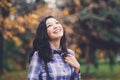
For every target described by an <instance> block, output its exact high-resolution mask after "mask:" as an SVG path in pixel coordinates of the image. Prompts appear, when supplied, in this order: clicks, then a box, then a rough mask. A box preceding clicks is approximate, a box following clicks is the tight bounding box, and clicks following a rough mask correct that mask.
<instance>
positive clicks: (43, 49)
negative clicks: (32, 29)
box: [29, 16, 68, 62]
mask: <svg viewBox="0 0 120 80" xmlns="http://www.w3.org/2000/svg"><path fill="white" fill-rule="evenodd" d="M48 18H54V17H53V16H47V17H44V18H43V19H42V20H41V22H40V23H39V25H38V28H37V31H36V35H35V39H34V41H33V51H32V52H31V54H30V57H29V61H30V59H31V57H32V56H33V54H34V52H35V51H38V55H39V57H40V58H42V59H43V60H44V61H45V62H49V61H51V60H52V57H53V54H52V50H51V48H50V44H49V40H50V39H49V36H48V34H47V27H46V20H47V19H48ZM60 46H61V49H62V52H63V53H64V54H67V53H68V52H67V47H66V36H65V29H64V34H63V36H62V38H61V41H60Z"/></svg>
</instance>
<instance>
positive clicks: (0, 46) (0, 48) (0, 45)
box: [0, 31, 4, 74]
mask: <svg viewBox="0 0 120 80" xmlns="http://www.w3.org/2000/svg"><path fill="white" fill-rule="evenodd" d="M3 43H4V38H3V34H2V32H1V31H0V74H2V73H3V66H4V64H3Z"/></svg>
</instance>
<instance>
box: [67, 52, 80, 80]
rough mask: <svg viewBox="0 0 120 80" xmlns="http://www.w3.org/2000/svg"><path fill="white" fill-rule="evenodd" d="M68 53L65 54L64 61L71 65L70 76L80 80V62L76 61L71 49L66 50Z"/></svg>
mask: <svg viewBox="0 0 120 80" xmlns="http://www.w3.org/2000/svg"><path fill="white" fill-rule="evenodd" d="M68 52H69V54H68V55H67V57H66V58H65V62H67V63H68V64H70V65H71V66H72V68H73V69H72V72H73V74H72V77H73V78H74V80H81V79H80V78H81V73H80V64H79V62H78V61H77V59H76V58H75V54H74V52H73V51H72V50H68Z"/></svg>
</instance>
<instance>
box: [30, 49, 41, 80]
mask: <svg viewBox="0 0 120 80" xmlns="http://www.w3.org/2000/svg"><path fill="white" fill-rule="evenodd" d="M40 65H41V61H40V59H39V56H38V52H37V51H36V52H35V53H34V54H33V56H32V58H31V61H30V66H29V71H28V80H39V74H40Z"/></svg>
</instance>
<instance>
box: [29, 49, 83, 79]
mask: <svg viewBox="0 0 120 80" xmlns="http://www.w3.org/2000/svg"><path fill="white" fill-rule="evenodd" d="M68 52H69V53H70V54H73V55H74V52H73V51H72V50H70V49H68ZM47 66H48V72H49V76H50V80H71V77H72V80H81V75H80V73H76V72H75V70H74V68H72V67H71V66H70V65H69V64H68V63H66V62H64V58H63V57H62V56H61V55H60V54H54V55H53V61H51V62H49V63H47ZM28 80H47V73H46V70H45V64H44V61H43V60H42V59H41V58H40V57H38V52H37V51H36V52H35V53H34V55H33V56H32V58H31V62H30V67H29V73H28Z"/></svg>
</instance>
